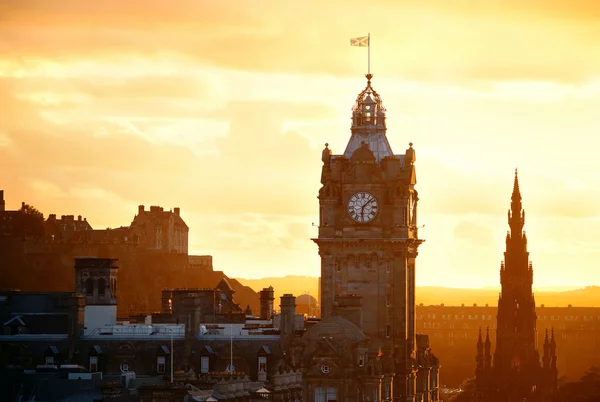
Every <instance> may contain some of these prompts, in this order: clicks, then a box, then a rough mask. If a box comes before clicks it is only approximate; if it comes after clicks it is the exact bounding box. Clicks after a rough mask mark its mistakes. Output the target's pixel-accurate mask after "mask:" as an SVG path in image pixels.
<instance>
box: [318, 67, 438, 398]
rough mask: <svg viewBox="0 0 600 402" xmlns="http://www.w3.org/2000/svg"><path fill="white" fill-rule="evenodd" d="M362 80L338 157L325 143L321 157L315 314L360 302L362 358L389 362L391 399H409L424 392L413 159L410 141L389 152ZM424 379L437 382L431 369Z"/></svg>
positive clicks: (376, 106)
mask: <svg viewBox="0 0 600 402" xmlns="http://www.w3.org/2000/svg"><path fill="white" fill-rule="evenodd" d="M366 78H367V86H366V88H365V89H364V90H363V91H362V92H360V94H359V95H358V97H357V98H356V102H355V103H354V106H353V108H352V126H351V135H350V139H349V140H348V144H347V146H346V149H345V151H344V153H343V154H341V155H334V154H333V153H332V151H331V150H330V149H329V144H325V149H324V150H323V153H322V161H323V168H322V173H321V183H322V187H321V189H320V190H319V195H318V199H319V208H320V219H319V235H318V238H316V239H313V241H314V242H315V243H317V245H318V247H319V255H320V257H321V309H322V311H321V314H322V318H323V319H326V318H327V317H328V316H330V315H332V314H335V306H336V305H337V301H336V300H337V299H338V298H339V297H340V296H343V295H354V297H357V296H358V297H360V300H361V303H362V327H361V329H362V331H363V332H364V333H365V335H366V336H367V338H368V339H369V345H368V355H369V356H372V357H375V356H382V355H383V356H387V357H389V358H391V360H392V361H393V366H394V371H395V376H394V380H393V389H394V391H393V394H394V398H397V397H399V396H402V397H403V400H404V401H407V400H412V399H411V396H414V395H416V394H417V393H419V388H421V389H422V391H423V390H424V389H423V388H429V385H427V386H421V385H418V383H417V381H416V379H417V372H418V371H419V368H418V365H417V364H416V358H417V354H418V350H417V349H418V348H419V347H420V346H419V345H418V343H422V342H421V341H420V340H419V341H417V334H416V328H415V263H416V258H417V254H418V253H417V249H418V247H419V245H420V244H421V243H422V242H423V240H422V239H419V236H418V228H417V204H418V201H419V197H418V193H417V191H416V189H415V184H416V182H417V180H416V170H415V161H416V155H415V150H414V149H413V147H412V143H410V144H409V147H408V149H406V152H405V153H404V154H394V152H393V151H392V148H391V146H390V143H389V141H388V138H387V136H386V110H385V108H384V106H383V103H382V100H381V97H380V96H379V94H378V93H377V91H375V90H374V89H373V87H372V84H371V79H372V75H371V74H367V75H366ZM427 347H428V342H427ZM430 374H431V376H434V375H435V377H436V379H437V372H436V373H433V372H432V373H430ZM430 374H428V375H427V377H428V378H429V375H430ZM435 382H437V380H436V381H435ZM426 383H429V381H426ZM436 385H437V384H436ZM426 392H427V391H426ZM436 399H437V398H436ZM436 399H427V400H436Z"/></svg>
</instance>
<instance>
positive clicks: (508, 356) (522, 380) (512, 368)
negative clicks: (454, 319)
mask: <svg viewBox="0 0 600 402" xmlns="http://www.w3.org/2000/svg"><path fill="white" fill-rule="evenodd" d="M508 224H509V226H510V231H509V232H508V233H507V235H506V252H505V253H504V262H503V263H502V264H501V267H500V283H501V285H502V291H501V293H500V297H499V299H498V312H497V327H496V348H495V350H494V352H493V358H492V345H491V339H490V336H489V329H488V330H486V332H485V336H484V334H482V333H481V331H480V332H479V339H478V341H477V357H476V361H477V369H476V374H475V376H476V391H475V400H476V401H485V402H512V401H530V400H535V401H550V399H551V397H552V395H553V394H554V393H555V391H556V387H557V369H556V341H555V338H554V330H552V331H551V333H550V335H549V334H548V330H546V333H545V337H544V346H543V357H542V359H541V362H540V354H539V352H538V348H537V335H536V332H537V324H536V321H537V315H536V311H535V297H534V295H533V291H532V285H533V267H532V264H531V262H529V252H528V251H527V236H526V234H525V232H524V231H523V225H524V224H525V211H524V210H523V209H522V205H521V192H520V190H519V179H518V176H517V173H516V171H515V182H514V187H513V193H512V197H511V207H510V210H509V211H508ZM484 337H485V340H484Z"/></svg>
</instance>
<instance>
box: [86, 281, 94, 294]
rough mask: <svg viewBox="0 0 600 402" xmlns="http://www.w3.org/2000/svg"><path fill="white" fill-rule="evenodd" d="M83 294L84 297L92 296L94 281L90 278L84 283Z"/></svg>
mask: <svg viewBox="0 0 600 402" xmlns="http://www.w3.org/2000/svg"><path fill="white" fill-rule="evenodd" d="M85 294H86V296H93V295H94V280H93V279H92V278H87V280H86V281H85Z"/></svg>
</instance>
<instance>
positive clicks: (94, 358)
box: [90, 356, 98, 373]
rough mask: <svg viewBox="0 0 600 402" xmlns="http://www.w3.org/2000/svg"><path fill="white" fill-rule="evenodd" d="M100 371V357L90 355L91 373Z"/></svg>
mask: <svg viewBox="0 0 600 402" xmlns="http://www.w3.org/2000/svg"><path fill="white" fill-rule="evenodd" d="M97 371H98V357H97V356H90V373H96V372H97Z"/></svg>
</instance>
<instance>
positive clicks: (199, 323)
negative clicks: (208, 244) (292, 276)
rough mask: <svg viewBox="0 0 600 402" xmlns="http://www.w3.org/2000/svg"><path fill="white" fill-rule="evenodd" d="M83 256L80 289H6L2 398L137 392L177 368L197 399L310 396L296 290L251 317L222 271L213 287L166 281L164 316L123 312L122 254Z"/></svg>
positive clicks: (176, 375) (0, 351) (1, 299)
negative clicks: (298, 362)
mask: <svg viewBox="0 0 600 402" xmlns="http://www.w3.org/2000/svg"><path fill="white" fill-rule="evenodd" d="M74 265H75V269H74V270H75V271H76V274H75V278H76V279H75V286H74V288H75V291H76V293H72V292H71V293H21V292H18V291H12V292H2V293H0V319H1V320H2V323H3V331H2V334H0V363H1V365H0V371H1V372H2V373H1V374H2V375H0V400H14V399H18V398H26V399H31V398H34V397H35V398H36V399H40V397H43V398H44V400H63V399H64V398H65V397H67V396H69V395H73V394H75V393H79V394H80V393H88V394H94V395H97V394H98V393H99V391H101V393H102V395H104V396H105V397H108V396H110V397H111V398H112V397H113V396H115V397H116V396H119V397H127V396H129V397H132V396H133V395H134V394H132V393H131V392H130V390H131V389H133V388H137V387H138V385H140V384H142V383H149V382H150V383H164V382H169V377H170V376H171V375H172V376H173V379H174V382H175V384H176V385H177V384H180V385H185V384H191V385H190V388H189V389H188V390H187V391H186V392H185V393H188V392H189V393H190V395H192V394H193V395H195V397H198V398H201V397H202V395H204V396H205V397H206V398H208V397H212V398H213V399H214V398H216V400H251V399H250V398H255V397H258V398H260V399H261V400H262V399H268V398H273V399H274V400H278V401H296V400H299V399H301V393H302V392H301V383H302V374H301V371H300V369H299V368H298V367H295V368H294V367H292V366H291V365H290V364H288V362H287V361H288V359H287V358H286V353H288V350H287V349H288V348H289V345H291V344H292V343H293V342H294V340H295V339H296V338H298V337H299V336H301V335H302V334H303V333H304V317H303V316H302V315H297V314H296V313H295V303H294V299H295V298H294V297H293V296H292V295H284V296H283V297H282V302H281V306H282V308H281V311H282V313H281V314H275V315H272V318H271V319H268V320H264V319H260V318H255V317H246V316H245V315H244V313H243V312H242V311H241V309H240V308H239V305H238V304H237V303H236V302H235V300H234V299H233V294H234V291H233V289H232V287H231V286H230V284H229V283H228V281H226V280H221V281H220V282H219V283H218V284H217V286H216V287H215V288H212V289H166V290H165V291H164V292H163V304H164V305H165V310H166V311H165V312H164V313H161V314H158V315H157V317H156V318H157V319H156V320H155V317H154V315H149V316H146V317H143V322H140V323H138V322H132V321H133V320H126V321H119V320H117V319H116V304H117V299H116V289H117V277H116V273H117V272H118V271H119V270H120V269H119V268H118V266H117V261H115V260H114V259H110V258H91V257H80V258H77V259H75V264H74ZM156 296H158V295H156ZM271 304H272V299H271ZM219 308H220V309H221V311H220V312H216V313H215V310H217V309H219ZM165 316H170V319H166V317H165ZM288 355H289V353H288ZM137 376H139V378H138V377H137ZM67 377H68V378H69V379H73V380H75V379H78V381H79V382H78V383H77V386H75V382H68V381H65V380H66V379H67ZM103 378H105V379H106V381H104V380H103ZM97 379H99V380H100V382H97V381H96V380H97ZM115 380H117V381H118V382H119V383H120V385H119V386H116V385H115V384H113V382H114V381H115ZM164 380H166V381H164ZM111 381H112V382H111ZM50 384H51V386H50ZM50 388H52V390H51V389H50ZM181 391H182V389H181V388H178V387H177V386H175V387H174V388H170V387H169V386H165V385H164V384H163V385H154V386H151V387H142V388H141V389H140V392H139V395H140V396H141V395H149V396H153V397H157V396H160V395H161V393H162V395H163V396H165V397H166V396H170V397H172V396H173V395H172V394H173V393H176V394H177V393H180V392H181ZM265 395H266V396H268V398H264V396H265ZM111 400H112V399H111ZM128 400H131V399H128ZM199 400H203V399H199Z"/></svg>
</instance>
